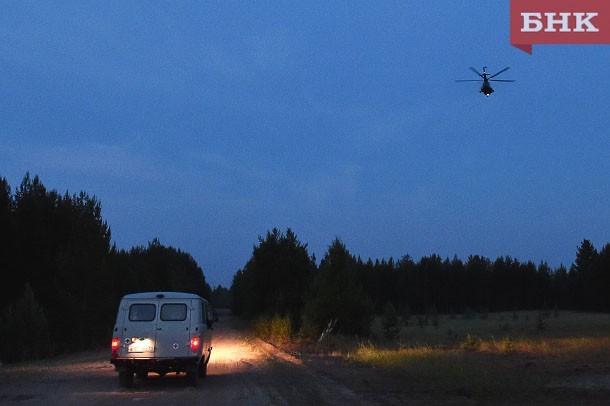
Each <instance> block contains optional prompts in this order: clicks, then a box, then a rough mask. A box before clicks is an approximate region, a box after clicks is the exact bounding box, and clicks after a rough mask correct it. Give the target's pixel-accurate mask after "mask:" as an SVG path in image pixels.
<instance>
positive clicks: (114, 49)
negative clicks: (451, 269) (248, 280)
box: [0, 0, 610, 286]
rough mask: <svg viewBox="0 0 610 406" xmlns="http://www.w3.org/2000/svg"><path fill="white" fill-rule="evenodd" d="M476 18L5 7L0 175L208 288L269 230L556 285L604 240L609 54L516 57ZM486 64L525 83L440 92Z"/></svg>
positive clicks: (349, 10)
mask: <svg viewBox="0 0 610 406" xmlns="http://www.w3.org/2000/svg"><path fill="white" fill-rule="evenodd" d="M437 3H440V4H437ZM482 5H483V3H481V2H480V1H474V0H471V1H451V2H449V1H444V2H423V1H417V2H411V1H404V0H403V1H380V2H363V1H336V2H327V1H316V2H314V1H308V2H296V1H294V2H293V1H282V2H280V1H277V2H268V1H257V2H247V3H246V2H237V1H217V2H208V1H205V2H204V1H198V2H195V1H184V2H125V1H115V2H113V1H108V2H101V3H100V2H93V1H73V2H68V1H62V2H60V3H57V4H55V3H49V2H11V3H8V4H5V5H3V7H2V13H0V176H5V177H7V179H8V180H9V182H10V184H11V185H12V186H13V187H17V186H18V185H19V183H20V181H21V179H22V177H23V176H24V174H25V172H26V171H29V172H30V173H31V174H38V175H39V176H40V177H41V180H42V182H43V183H44V184H45V185H46V186H47V187H48V188H53V189H57V190H59V191H60V192H64V191H66V190H69V191H70V192H71V193H74V192H78V191H80V190H85V191H86V192H88V193H89V194H90V195H96V196H97V197H98V198H99V199H100V200H101V202H102V206H103V212H102V213H103V216H104V218H105V219H106V220H107V221H108V222H109V224H110V226H111V229H112V234H113V240H114V242H115V243H116V244H117V246H118V247H120V248H130V247H132V246H134V245H146V244H147V243H148V241H150V240H152V239H153V238H155V237H158V238H159V239H160V241H161V242H162V243H163V244H165V245H171V246H174V247H177V248H180V249H182V250H184V251H187V252H189V253H191V254H192V255H193V257H194V258H195V259H196V260H197V261H198V262H199V264H200V265H201V266H202V268H203V269H204V272H205V275H206V277H207V279H208V281H209V282H210V283H211V284H212V285H216V284H222V285H225V286H228V285H230V283H231V279H232V275H233V274H234V272H235V271H236V270H237V269H239V268H241V267H243V265H244V264H245V263H246V261H247V260H248V259H249V258H250V256H251V254H252V247H253V245H254V244H256V243H257V239H258V236H259V235H264V234H265V232H266V231H267V230H270V229H271V228H273V227H278V228H280V229H282V230H284V229H285V228H286V227H291V228H292V229H293V230H294V231H295V232H296V234H297V236H298V237H299V239H300V240H301V241H302V242H304V243H308V245H309V250H310V253H315V254H316V256H317V257H318V258H321V257H322V256H323V254H324V252H325V251H326V249H327V247H328V245H329V244H330V243H331V242H332V240H333V239H334V238H335V237H339V238H341V239H342V240H343V242H344V243H345V244H346V245H347V248H348V249H349V250H350V251H351V252H352V253H353V254H356V255H360V256H362V257H363V258H365V259H366V258H368V257H372V258H373V259H375V258H389V257H390V256H392V257H394V258H400V257H401V256H403V255H405V254H410V255H411V256H412V257H414V258H415V259H416V260H417V259H419V258H420V257H421V256H423V255H429V254H432V253H437V254H439V255H441V256H443V257H445V256H449V257H452V256H453V255H457V256H458V257H460V258H463V259H466V258H467V256H468V255H470V254H479V255H484V256H486V257H489V258H491V259H495V258H496V257H497V256H500V255H510V256H513V257H516V258H517V259H519V260H522V261H527V260H533V261H535V262H539V261H541V260H544V261H547V262H548V263H549V264H550V265H551V266H553V267H556V266H559V264H560V263H563V264H565V265H566V266H569V265H570V264H571V262H572V261H573V259H574V254H575V251H576V247H577V245H578V244H579V243H580V242H581V241H582V240H583V239H584V238H587V239H590V240H591V241H592V242H593V244H594V245H596V246H598V247H601V246H602V245H603V244H606V243H607V242H610V176H609V175H610V114H609V111H610V97H609V94H610V46H593V45H572V46H562V45H552V46H550V45H549V46H544V45H541V46H534V54H533V56H530V55H527V54H525V53H524V52H522V51H519V50H518V49H516V48H514V47H512V46H510V44H509V2H508V0H505V1H497V2H492V3H490V2H486V3H485V6H484V7H483V6H482ZM484 65H485V66H487V67H488V69H489V70H490V71H492V72H494V71H498V70H500V69H502V68H504V67H505V66H510V67H511V70H509V71H508V72H506V73H504V74H503V75H502V78H505V79H516V80H517V82H515V83H498V84H497V86H495V89H496V93H494V94H493V95H492V96H491V97H490V98H485V97H484V96H482V95H481V94H479V93H478V84H477V83H474V82H473V83H455V82H454V80H455V79H476V76H474V74H473V73H472V72H471V71H470V70H468V67H469V66H474V67H476V68H477V69H480V68H481V67H482V66H484Z"/></svg>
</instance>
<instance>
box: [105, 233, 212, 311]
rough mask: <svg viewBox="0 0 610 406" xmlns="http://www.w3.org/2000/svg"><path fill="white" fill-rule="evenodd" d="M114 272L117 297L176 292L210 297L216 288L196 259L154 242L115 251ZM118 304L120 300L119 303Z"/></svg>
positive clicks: (112, 257) (113, 256)
mask: <svg viewBox="0 0 610 406" xmlns="http://www.w3.org/2000/svg"><path fill="white" fill-rule="evenodd" d="M111 260H112V267H111V272H112V274H113V280H114V286H113V288H112V290H113V292H116V295H117V298H120V297H122V296H123V295H126V294H129V293H135V292H145V291H174V292H187V293H194V294H196V295H199V296H201V297H204V298H208V299H209V298H210V296H211V295H212V289H211V288H210V285H208V283H207V282H206V280H205V276H204V274H203V271H202V270H201V268H200V267H199V265H197V262H196V261H195V260H194V259H193V257H192V256H191V255H190V254H188V253H186V252H183V251H181V250H179V249H176V248H173V247H166V246H164V245H162V244H161V242H159V240H158V239H156V238H155V239H153V241H151V242H150V243H149V244H148V247H146V248H144V247H133V248H132V249H131V250H129V251H125V250H120V251H116V250H113V253H112V256H111ZM115 305H118V299H117V301H116V303H115Z"/></svg>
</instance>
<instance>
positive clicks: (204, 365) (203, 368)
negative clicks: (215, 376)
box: [197, 362, 208, 378]
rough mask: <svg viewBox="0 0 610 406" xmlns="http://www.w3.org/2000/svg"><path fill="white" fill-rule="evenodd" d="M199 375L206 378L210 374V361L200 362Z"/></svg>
mask: <svg viewBox="0 0 610 406" xmlns="http://www.w3.org/2000/svg"><path fill="white" fill-rule="evenodd" d="M197 375H198V376H199V377H200V378H205V377H206V376H207V375H208V363H207V362H200V363H199V367H197Z"/></svg>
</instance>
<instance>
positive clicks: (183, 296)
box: [123, 292, 207, 302]
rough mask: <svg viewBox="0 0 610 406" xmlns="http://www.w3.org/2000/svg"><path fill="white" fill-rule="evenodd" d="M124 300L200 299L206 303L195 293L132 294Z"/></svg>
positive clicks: (124, 297)
mask: <svg viewBox="0 0 610 406" xmlns="http://www.w3.org/2000/svg"><path fill="white" fill-rule="evenodd" d="M123 299H200V300H203V301H205V302H207V300H205V299H204V298H202V297H201V296H198V295H195V294H193V293H184V292H142V293H132V294H129V295H125V296H123Z"/></svg>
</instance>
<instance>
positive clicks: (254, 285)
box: [231, 229, 610, 336]
mask: <svg viewBox="0 0 610 406" xmlns="http://www.w3.org/2000/svg"><path fill="white" fill-rule="evenodd" d="M609 290H610V244H607V245H606V246H604V247H603V249H602V250H601V251H598V250H597V249H596V248H595V247H594V246H593V244H591V242H590V241H588V240H584V241H583V242H582V243H581V244H580V246H579V247H577V250H576V258H575V261H574V263H573V264H572V266H571V267H570V269H569V270H568V269H566V268H565V267H564V266H563V265H562V266H560V267H559V268H557V269H551V268H550V267H549V265H548V264H547V263H545V262H542V263H540V264H538V265H536V264H535V263H533V262H531V261H528V262H520V261H518V260H517V259H514V258H511V257H499V258H497V259H496V260H495V261H492V260H490V259H487V258H484V257H481V256H470V257H469V258H468V259H467V260H466V261H462V260H461V259H459V258H457V257H454V258H453V259H449V258H445V259H443V258H441V257H440V256H438V255H431V256H427V257H423V258H421V259H420V260H419V261H418V262H415V261H414V260H413V259H412V258H411V257H410V256H405V257H403V258H401V259H400V260H398V261H394V260H393V259H389V260H381V261H379V260H376V261H374V262H373V261H372V260H371V259H369V260H367V261H363V260H362V259H361V258H359V257H355V256H354V255H352V254H351V253H350V252H349V251H348V250H347V248H346V247H345V245H344V244H343V243H342V242H341V241H340V240H339V239H336V240H335V241H333V242H332V244H331V245H330V246H329V248H328V251H327V252H326V253H325V255H324V258H323V259H322V260H321V261H320V264H319V266H316V261H315V258H314V257H311V256H310V255H309V253H308V251H307V245H306V244H303V243H301V242H300V241H299V240H298V239H297V237H296V235H295V234H294V232H293V231H292V230H290V229H288V230H287V231H286V233H282V232H280V231H279V230H277V229H274V230H272V231H270V232H268V233H267V234H266V236H265V237H264V238H263V237H260V238H259V244H258V245H257V246H255V247H254V249H253V253H252V258H251V259H250V260H249V261H248V262H247V263H246V265H245V267H244V268H243V269H241V270H239V271H238V272H237V273H236V274H235V276H234V278H233V283H232V286H231V292H232V294H233V311H234V313H236V314H239V315H243V316H245V317H247V318H250V319H257V318H261V317H262V318H267V319H268V320H271V319H272V318H274V317H280V318H288V319H289V320H290V323H291V331H292V332H296V331H299V332H301V333H303V334H305V335H310V336H316V335H319V334H320V333H321V332H322V331H323V330H324V329H326V328H328V327H329V326H331V327H334V329H335V331H340V332H343V333H349V334H367V333H368V332H369V330H368V329H369V327H370V321H371V320H372V317H373V315H374V314H375V313H377V314H380V313H382V312H383V310H384V308H386V307H387V305H388V304H391V305H392V307H393V308H395V309H397V310H398V311H399V312H402V313H403V314H404V313H420V314H423V313H427V312H429V311H433V312H440V313H446V314H452V313H453V314H458V313H467V312H475V311H476V312H489V311H514V310H526V309H553V308H562V309H575V310H588V311H602V312H610V295H608V293H607V292H608V291H609Z"/></svg>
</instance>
